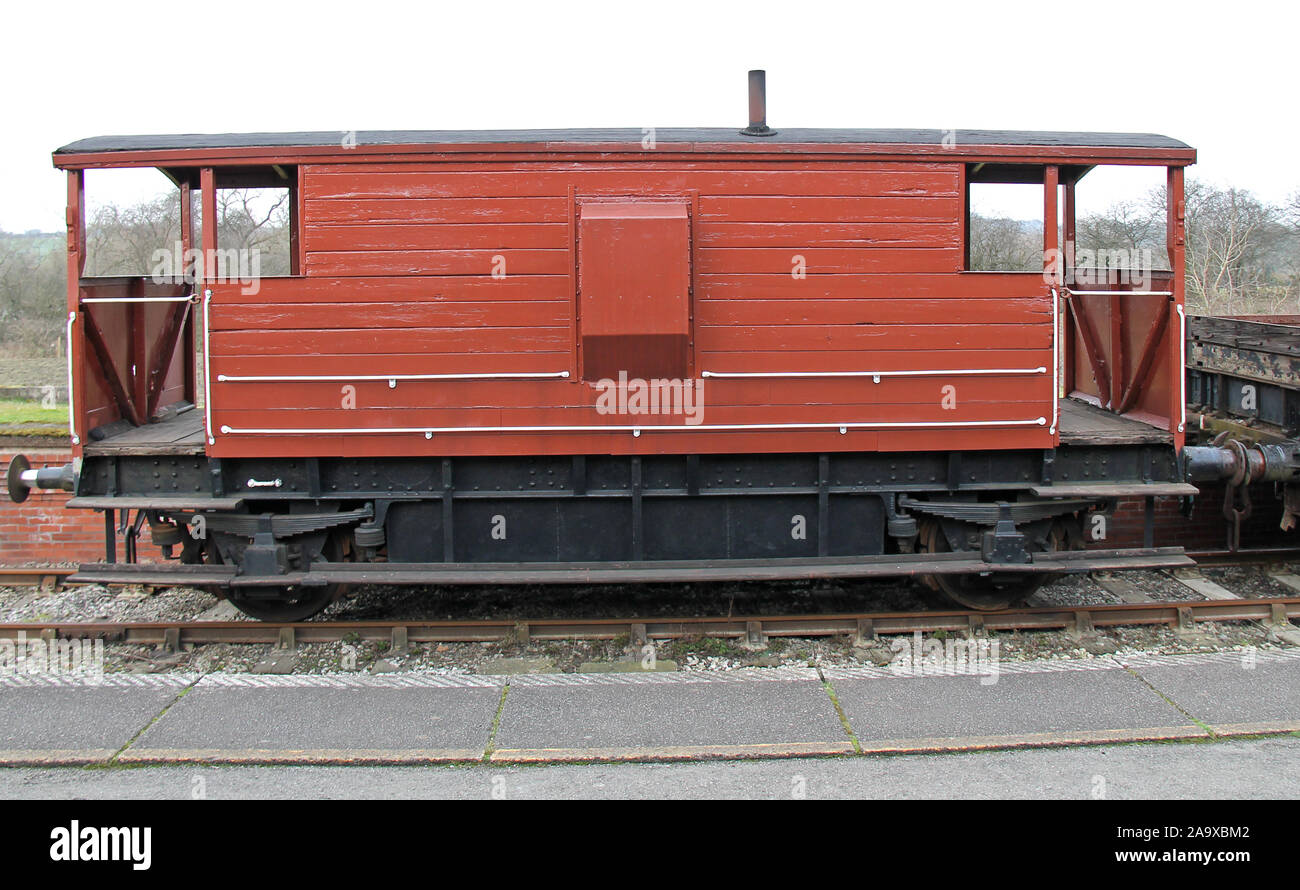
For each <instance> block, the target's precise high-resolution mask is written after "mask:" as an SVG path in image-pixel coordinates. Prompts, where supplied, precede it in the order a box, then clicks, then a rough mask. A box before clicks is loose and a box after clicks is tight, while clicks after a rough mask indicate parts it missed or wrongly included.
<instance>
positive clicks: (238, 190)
mask: <svg viewBox="0 0 1300 890" xmlns="http://www.w3.org/2000/svg"><path fill="white" fill-rule="evenodd" d="M214 180H215V186H216V215H217V241H216V249H217V255H216V257H215V262H216V263H217V269H215V270H214V272H215V275H216V277H217V279H218V280H222V281H232V280H239V281H249V280H256V279H258V278H277V277H284V276H288V275H297V274H299V269H298V243H299V239H298V234H299V233H298V209H297V197H298V191H297V183H298V170H297V168H296V167H292V166H284V165H279V164H274V165H271V166H269V167H234V168H218V169H217V170H215V171H214ZM200 215H201V214H200Z"/></svg>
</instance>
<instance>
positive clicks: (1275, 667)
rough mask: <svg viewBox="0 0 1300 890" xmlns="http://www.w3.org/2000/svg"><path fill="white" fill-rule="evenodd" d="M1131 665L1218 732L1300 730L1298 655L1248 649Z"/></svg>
mask: <svg viewBox="0 0 1300 890" xmlns="http://www.w3.org/2000/svg"><path fill="white" fill-rule="evenodd" d="M1198 661H1199V662H1200V663H1197V662H1198ZM1130 667H1131V669H1132V670H1133V671H1135V672H1136V673H1137V674H1138V675H1139V676H1141V677H1142V678H1143V679H1144V680H1146V681H1147V682H1148V683H1150V684H1151V685H1152V686H1154V687H1155V688H1157V689H1159V690H1160V692H1161V693H1163V694H1164V695H1165V696H1167V697H1168V698H1169V699H1170V700H1171V701H1173V702H1174V703H1175V704H1177V705H1178V706H1179V707H1180V708H1182V709H1183V710H1185V711H1187V712H1188V713H1189V714H1191V715H1192V716H1193V717H1195V718H1196V719H1198V720H1200V721H1201V722H1203V723H1206V724H1209V725H1210V726H1211V728H1212V729H1213V730H1214V732H1215V733H1218V734H1220V735H1233V734H1236V735H1240V734H1254V733H1262V732H1283V731H1298V730H1300V658H1292V657H1280V656H1275V655H1270V654H1269V653H1252V652H1245V653H1241V654H1239V655H1218V656H1216V657H1214V658H1204V659H1194V658H1191V659H1184V660H1181V661H1179V660H1155V659H1149V660H1139V661H1135V662H1133V663H1132V664H1131V665H1130Z"/></svg>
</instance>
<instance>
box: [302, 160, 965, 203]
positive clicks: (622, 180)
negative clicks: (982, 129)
mask: <svg viewBox="0 0 1300 890" xmlns="http://www.w3.org/2000/svg"><path fill="white" fill-rule="evenodd" d="M897 166H898V167H899V168H900V169H895V170H884V169H881V167H880V166H879V165H874V164H865V165H860V166H855V167H850V166H849V165H838V166H833V167H830V168H828V169H826V170H813V169H808V168H807V167H804V166H800V167H798V168H793V169H784V170H773V169H771V165H764V166H763V167H753V168H747V167H746V165H743V164H739V163H737V164H734V165H732V164H729V165H728V167H731V169H721V170H719V169H710V168H704V169H691V168H690V167H689V165H673V166H671V167H666V168H662V169H656V167H655V165H652V164H646V165H636V166H631V165H625V166H623V167H622V168H620V166H619V165H614V164H609V165H603V166H600V165H593V166H590V167H581V168H577V169H564V168H555V167H551V168H548V167H547V165H534V166H532V167H530V168H529V169H526V170H484V169H477V170H475V169H469V170H464V171H459V172H447V170H446V168H436V169H435V168H426V169H420V168H418V167H414V166H412V167H399V168H397V169H394V170H387V169H384V168H383V167H362V168H359V169H353V170H348V171H344V172H326V170H325V169H323V168H319V167H309V168H307V175H306V176H305V178H304V189H305V198H306V200H307V201H308V202H311V201H319V200H322V199H342V200H349V201H354V200H374V199H384V198H387V199H403V200H408V199H428V198H464V197H466V196H467V195H477V196H482V197H502V198H555V197H557V196H558V195H561V194H564V192H565V190H566V189H567V188H568V186H569V185H570V184H572V185H574V187H575V188H576V189H577V190H578V191H579V193H581V194H586V195H656V194H657V195H663V194H674V193H682V192H685V191H686V190H688V189H698V190H699V191H700V192H701V193H702V194H712V195H773V196H780V195H804V196H829V197H844V196H861V197H887V196H917V197H935V196H956V195H957V192H958V188H957V185H958V174H957V167H956V165H916V166H915V167H913V166H912V165H897Z"/></svg>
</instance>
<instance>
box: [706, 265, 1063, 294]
mask: <svg viewBox="0 0 1300 890" xmlns="http://www.w3.org/2000/svg"><path fill="white" fill-rule="evenodd" d="M696 282H697V284H696V286H697V290H698V292H699V294H700V297H701V299H703V300H710V299H717V300H792V299H799V300H842V299H864V300H876V299H899V298H903V299H942V300H953V301H963V300H977V299H1001V300H1031V299H1050V292H1049V291H1048V288H1047V286H1046V285H1045V284H1044V283H1043V276H1042V275H1041V274H1040V273H1038V272H961V273H959V274H953V273H952V272H951V271H949V272H947V273H941V274H934V273H918V274H909V275H900V274H896V273H894V274H891V273H890V272H888V271H885V272H878V273H874V274H833V273H826V272H820V271H814V270H810V274H809V275H808V276H807V277H806V278H796V277H794V276H792V275H791V274H790V270H789V269H788V268H786V269H782V270H781V271H780V272H777V273H767V274H755V273H753V272H734V273H713V274H705V275H700V276H698V277H697V279H696Z"/></svg>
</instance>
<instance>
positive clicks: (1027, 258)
mask: <svg viewBox="0 0 1300 890" xmlns="http://www.w3.org/2000/svg"><path fill="white" fill-rule="evenodd" d="M978 166H979V165H974V167H973V168H972V172H971V173H970V174H968V176H972V177H978V176H979V172H975V171H976V168H978ZM981 172H982V171H981ZM1034 172H1035V171H1033V170H1029V171H1026V172H1025V173H1023V174H1021V175H1023V176H1032V175H1034ZM986 175H987V174H986ZM1037 177H1038V179H1037V183H1036V184H1034V183H1027V182H1018V181H1012V182H1001V181H981V180H979V179H975V178H971V179H969V180H968V184H967V188H966V208H967V209H966V270H967V271H970V272H1042V270H1043V176H1042V168H1038V170H1037Z"/></svg>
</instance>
